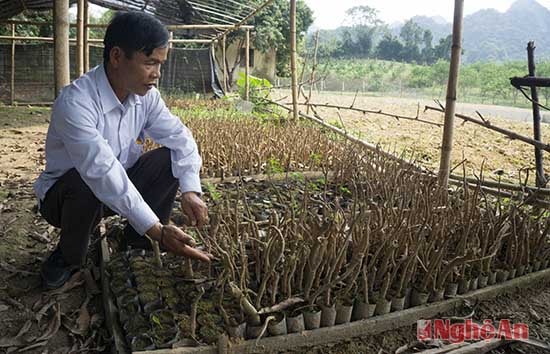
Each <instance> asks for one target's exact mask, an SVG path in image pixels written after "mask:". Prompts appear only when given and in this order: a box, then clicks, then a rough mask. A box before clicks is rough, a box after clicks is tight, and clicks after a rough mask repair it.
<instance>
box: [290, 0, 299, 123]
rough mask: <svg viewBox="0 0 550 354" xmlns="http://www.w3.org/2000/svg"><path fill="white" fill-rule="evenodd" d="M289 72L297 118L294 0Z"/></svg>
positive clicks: (294, 3) (291, 9)
mask: <svg viewBox="0 0 550 354" xmlns="http://www.w3.org/2000/svg"><path fill="white" fill-rule="evenodd" d="M290 73H291V76H292V118H293V119H294V120H298V77H297V73H296V0H290Z"/></svg>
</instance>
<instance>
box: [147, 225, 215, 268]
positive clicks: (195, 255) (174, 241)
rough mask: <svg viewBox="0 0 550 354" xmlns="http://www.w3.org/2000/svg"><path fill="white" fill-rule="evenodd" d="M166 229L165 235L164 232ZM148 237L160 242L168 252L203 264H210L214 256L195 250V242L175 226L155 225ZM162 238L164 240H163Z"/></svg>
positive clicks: (148, 232)
mask: <svg viewBox="0 0 550 354" xmlns="http://www.w3.org/2000/svg"><path fill="white" fill-rule="evenodd" d="M163 229H164V234H163V231H162V230H163ZM147 235H149V237H151V238H152V239H153V240H155V241H158V242H159V245H160V246H161V247H163V248H164V249H166V251H168V252H171V253H174V254H176V255H179V256H184V257H187V258H191V259H197V260H199V261H203V262H210V261H211V260H212V258H213V256H212V255H211V254H209V253H206V252H203V251H201V250H198V249H196V248H195V241H194V240H193V238H192V237H191V236H189V235H187V234H186V233H185V232H183V230H181V229H180V228H179V227H177V226H174V225H164V226H163V225H161V224H160V223H157V224H155V225H154V226H153V227H151V228H150V229H149V230H148V231H147ZM161 237H162V239H161Z"/></svg>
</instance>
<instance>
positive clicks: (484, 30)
mask: <svg viewBox="0 0 550 354" xmlns="http://www.w3.org/2000/svg"><path fill="white" fill-rule="evenodd" d="M412 20H413V21H414V22H416V23H417V24H418V25H419V26H420V27H422V28H424V29H429V30H431V31H432V34H433V44H434V45H435V44H437V43H438V42H439V39H440V38H444V37H447V36H448V35H450V34H451V32H452V24H451V23H449V22H446V21H445V19H444V18H442V17H439V16H437V17H428V16H414V17H412ZM403 24H404V22H402V23H394V24H391V25H388V26H387V27H386V28H387V29H389V31H390V32H391V33H392V34H393V35H395V36H399V32H400V30H401V27H402V26H403ZM343 30H344V28H342V27H341V28H337V29H335V30H323V31H321V42H325V39H327V38H330V40H331V41H335V40H336V39H338V38H339V36H340V35H341V33H342V32H343ZM463 31H464V33H463V39H464V42H463V48H464V55H463V58H462V61H463V62H464V63H473V62H477V61H509V60H522V61H525V62H526V61H527V51H526V48H527V42H529V41H531V40H534V41H535V45H536V47H537V49H536V51H535V56H536V59H537V60H542V59H550V10H549V9H547V8H546V7H544V6H542V5H541V4H539V3H538V2H537V1H536V0H517V1H516V2H514V3H513V4H512V5H511V6H510V8H509V9H508V10H507V11H506V12H499V11H497V10H495V9H484V10H480V11H477V12H475V13H473V14H471V15H468V16H466V17H465V18H464V27H463ZM378 39H379V38H375V45H376V42H377V41H378Z"/></svg>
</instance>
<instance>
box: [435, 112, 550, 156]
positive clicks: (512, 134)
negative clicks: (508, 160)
mask: <svg viewBox="0 0 550 354" xmlns="http://www.w3.org/2000/svg"><path fill="white" fill-rule="evenodd" d="M425 110H432V111H437V112H442V113H444V112H445V109H443V108H436V107H430V106H426V107H425ZM455 117H457V118H460V119H462V120H464V121H466V122H471V123H475V124H478V125H481V126H483V127H485V128H487V129H489V130H492V131H495V132H498V133H501V134H503V135H506V136H507V137H509V138H510V139H512V140H519V141H522V142H524V143H526V144H530V145H533V146H535V147H538V148H539V149H542V150H544V151H548V152H550V145H549V144H545V143H542V142H540V141H537V140H534V139H531V138H529V137H526V136H523V135H520V134H518V133H515V132H513V131H510V130H507V129H504V128H499V127H497V126H494V125H492V124H491V123H490V122H489V121H481V120H477V119H475V118H472V117H468V116H466V115H464V114H455Z"/></svg>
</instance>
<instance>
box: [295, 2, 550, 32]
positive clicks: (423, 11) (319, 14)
mask: <svg viewBox="0 0 550 354" xmlns="http://www.w3.org/2000/svg"><path fill="white" fill-rule="evenodd" d="M305 2H306V3H307V4H308V6H309V7H310V8H311V9H312V10H313V12H314V17H315V22H314V24H313V26H314V27H315V28H321V29H334V28H336V27H339V26H341V25H343V24H345V21H344V20H345V12H346V10H347V9H349V8H351V7H354V6H360V5H367V6H370V7H373V8H375V9H377V10H378V11H379V18H380V19H381V20H382V21H384V22H386V23H389V24H391V23H394V22H399V21H405V20H407V19H409V18H411V17H413V16H416V15H425V16H441V17H443V18H445V19H446V20H447V21H449V22H451V21H452V18H453V12H454V1H453V0H416V1H415V0H338V2H337V4H338V5H337V6H335V2H334V1H328V0H305ZM513 2H514V0H465V1H464V14H465V15H469V14H471V13H474V12H476V11H478V10H481V9H488V8H493V9H496V10H498V11H500V12H504V11H506V10H507V9H508V8H509V7H510V5H511V4H512V3H513ZM538 2H539V3H540V4H541V5H543V6H546V7H548V8H550V0H538Z"/></svg>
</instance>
